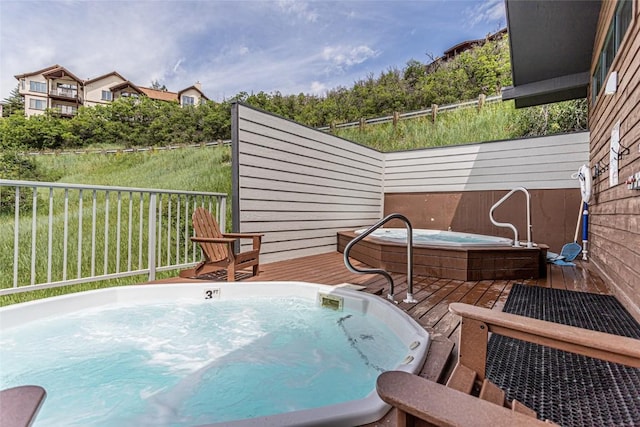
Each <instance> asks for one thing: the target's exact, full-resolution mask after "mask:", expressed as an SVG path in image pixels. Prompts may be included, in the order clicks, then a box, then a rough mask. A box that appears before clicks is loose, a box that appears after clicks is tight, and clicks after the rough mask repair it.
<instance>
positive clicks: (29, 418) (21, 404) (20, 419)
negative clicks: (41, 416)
mask: <svg viewBox="0 0 640 427" xmlns="http://www.w3.org/2000/svg"><path fill="white" fill-rule="evenodd" d="M46 396H47V392H46V391H45V389H44V388H42V387H40V386H35V385H25V386H20V387H13V388H8V389H5V390H2V391H0V425H1V426H3V427H18V426H20V427H23V426H30V425H31V424H32V423H33V421H34V419H35V418H36V415H38V412H39V411H40V407H41V406H42V403H43V402H44V399H45V398H46Z"/></svg>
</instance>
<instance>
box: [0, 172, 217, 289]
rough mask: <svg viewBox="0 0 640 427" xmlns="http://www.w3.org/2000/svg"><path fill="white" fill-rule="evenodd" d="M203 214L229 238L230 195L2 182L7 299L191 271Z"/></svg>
mask: <svg viewBox="0 0 640 427" xmlns="http://www.w3.org/2000/svg"><path fill="white" fill-rule="evenodd" d="M198 206H203V207H206V208H208V209H209V210H210V211H211V212H212V213H213V214H214V215H215V216H216V218H217V219H218V222H219V223H220V227H221V228H223V231H224V228H225V223H226V195H225V194H222V193H210V192H196V191H174V190H158V189H149V188H129V187H110V186H100V185H78V184H61V183H52V182H35V181H13V180H4V179H0V295H5V294H11V293H16V292H22V291H27V290H34V289H42V288H50V287H56V286H65V285H71V284H77V283H85V282H93V281H99V280H107V279H115V278H120V277H126V276H132V275H139V274H146V275H148V278H149V280H155V277H156V272H158V271H166V270H174V269H180V268H184V267H187V266H190V265H192V264H194V263H195V262H197V261H199V260H200V250H199V248H198V247H197V246H196V245H194V244H193V243H192V242H191V241H190V239H189V238H190V237H191V236H192V235H193V234H192V233H193V228H192V225H191V214H192V213H193V210H194V209H195V208H196V207H198Z"/></svg>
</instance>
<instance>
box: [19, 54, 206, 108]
mask: <svg viewBox="0 0 640 427" xmlns="http://www.w3.org/2000/svg"><path fill="white" fill-rule="evenodd" d="M15 77H16V79H18V81H19V93H20V95H22V96H24V114H25V116H26V117H30V116H33V115H38V114H44V112H45V110H47V109H51V110H54V111H56V112H57V113H58V114H60V116H62V117H73V116H74V115H75V114H76V113H77V111H78V107H79V106H81V105H84V106H88V107H91V106H96V105H105V104H109V103H111V102H113V101H114V100H115V99H117V98H119V97H121V96H129V97H141V96H146V97H149V98H151V99H156V100H160V101H169V102H177V103H179V104H180V106H183V107H184V106H189V105H192V106H196V105H200V104H201V103H203V102H204V101H207V100H208V99H209V98H207V97H206V96H205V94H204V93H203V92H202V86H201V85H200V83H199V82H196V83H195V84H194V85H193V86H190V87H188V88H186V89H182V90H181V91H178V92H170V91H164V90H157V89H152V88H148V87H142V86H138V85H136V84H134V83H132V82H130V81H129V80H127V79H125V78H124V77H123V76H122V75H120V74H119V73H117V72H115V71H113V72H111V73H108V74H104V75H102V76H100V77H96V78H93V79H88V80H83V79H80V78H78V77H77V76H75V75H74V74H73V73H71V72H70V71H69V70H67V69H66V68H64V67H62V66H60V65H57V64H56V65H52V66H50V67H47V68H44V69H42V70H38V71H33V72H30V73H24V74H19V75H17V76H15Z"/></svg>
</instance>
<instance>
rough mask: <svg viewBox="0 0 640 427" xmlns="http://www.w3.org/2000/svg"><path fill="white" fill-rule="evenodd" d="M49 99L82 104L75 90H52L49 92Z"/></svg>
mask: <svg viewBox="0 0 640 427" xmlns="http://www.w3.org/2000/svg"><path fill="white" fill-rule="evenodd" d="M49 97H51V98H54V99H64V100H65V101H76V102H79V103H82V97H81V96H80V95H79V94H78V91H77V90H73V89H62V88H58V89H52V90H50V91H49Z"/></svg>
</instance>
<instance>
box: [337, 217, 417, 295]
mask: <svg viewBox="0 0 640 427" xmlns="http://www.w3.org/2000/svg"><path fill="white" fill-rule="evenodd" d="M392 219H399V220H401V221H402V222H404V223H405V225H406V227H407V284H408V285H409V288H408V290H407V298H405V299H404V300H403V302H406V303H412V304H415V303H417V302H418V301H416V299H415V298H414V297H413V227H412V226H411V222H410V221H409V220H408V219H407V217H405V216H404V215H402V214H399V213H393V214H389V215H387V216H386V217H384V218H382V219H381V220H380V221H378V222H376V223H375V224H373V225H372V226H371V227H369V228H367V229H366V230H365V231H364V232H363V233H362V234H360V235H359V236H357V237H355V238H353V240H351V241H350V242H349V243H348V244H347V246H346V247H345V248H344V265H345V266H346V267H347V269H349V271H351V272H353V273H358V274H380V275H382V276H384V278H385V279H387V282H389V294H388V295H387V298H388V299H390V300H391V301H393V302H396V301H395V300H394V298H393V296H394V295H393V278H392V277H391V275H390V274H389V273H388V272H387V271H386V270H382V269H380V268H362V269H360V268H356V267H354V266H353V264H351V261H350V260H349V253H350V252H351V248H352V247H353V246H354V245H355V244H356V243H358V242H359V241H360V240H362V239H364V238H365V237H367V236H368V235H369V234H371V233H373V232H374V231H375V230H377V229H378V228H380V227H382V226H383V225H384V224H386V223H387V222H389V221H391V220H392Z"/></svg>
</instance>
